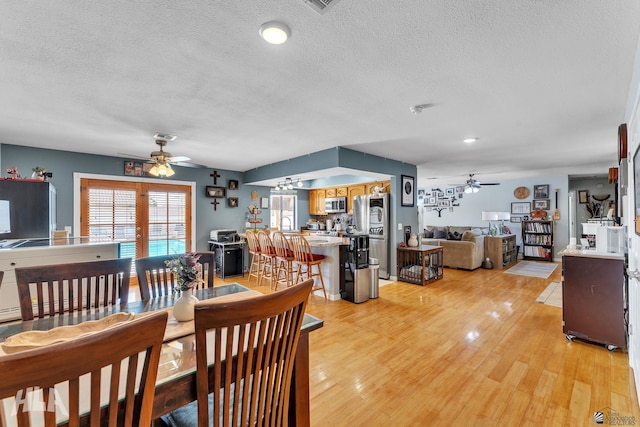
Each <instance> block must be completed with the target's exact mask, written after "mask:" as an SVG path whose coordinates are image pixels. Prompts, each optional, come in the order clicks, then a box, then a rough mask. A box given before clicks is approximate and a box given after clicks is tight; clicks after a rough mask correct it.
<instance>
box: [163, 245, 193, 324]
mask: <svg viewBox="0 0 640 427" xmlns="http://www.w3.org/2000/svg"><path fill="white" fill-rule="evenodd" d="M199 258H200V255H198V254H196V253H194V252H187V253H185V254H180V255H178V256H176V257H174V258H172V259H170V260H167V261H165V265H166V266H167V267H168V268H169V269H170V270H171V272H172V273H173V274H174V275H175V277H176V285H175V287H174V289H173V290H174V292H180V293H181V295H180V298H178V300H177V301H176V302H175V304H174V305H173V317H175V318H176V320H177V321H179V322H187V321H189V320H193V317H194V306H195V305H196V303H197V302H198V298H196V297H195V296H194V295H193V290H194V289H196V288H197V287H198V283H200V282H201V281H202V264H200V262H199V261H198V260H199Z"/></svg>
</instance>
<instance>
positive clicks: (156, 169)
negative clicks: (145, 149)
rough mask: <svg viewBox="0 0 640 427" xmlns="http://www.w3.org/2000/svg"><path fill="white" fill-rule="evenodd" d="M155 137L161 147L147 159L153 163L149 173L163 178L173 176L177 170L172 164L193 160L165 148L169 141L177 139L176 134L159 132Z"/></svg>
mask: <svg viewBox="0 0 640 427" xmlns="http://www.w3.org/2000/svg"><path fill="white" fill-rule="evenodd" d="M154 138H155V141H156V144H158V146H160V149H159V150H157V151H152V152H151V154H150V155H149V158H148V159H147V163H152V164H153V166H152V167H151V169H149V171H148V172H147V173H148V174H149V175H152V176H159V177H161V178H163V177H170V176H173V175H174V174H175V171H174V170H173V168H172V167H171V165H172V164H176V163H181V162H186V161H189V160H191V159H190V158H189V157H186V156H174V155H172V154H171V153H169V152H167V151H164V149H163V148H164V147H165V146H166V145H167V143H168V142H169V141H173V140H175V139H176V136H175V135H168V134H162V133H157V134H155V135H154ZM129 156H130V157H137V156H131V155H129ZM189 166H191V165H189Z"/></svg>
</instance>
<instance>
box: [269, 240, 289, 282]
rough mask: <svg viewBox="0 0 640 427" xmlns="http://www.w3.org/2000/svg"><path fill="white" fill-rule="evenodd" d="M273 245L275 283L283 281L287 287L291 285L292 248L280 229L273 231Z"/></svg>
mask: <svg viewBox="0 0 640 427" xmlns="http://www.w3.org/2000/svg"><path fill="white" fill-rule="evenodd" d="M271 240H272V241H273V246H274V247H275V248H276V284H275V288H276V289H277V287H278V283H281V282H282V283H284V285H285V286H287V287H289V286H291V285H293V278H294V275H293V260H294V256H293V249H292V248H291V245H290V244H289V241H288V240H287V237H286V236H285V235H284V233H283V232H281V231H275V232H274V233H273V237H272V238H271Z"/></svg>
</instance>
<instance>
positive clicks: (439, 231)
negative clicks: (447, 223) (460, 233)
mask: <svg viewBox="0 0 640 427" xmlns="http://www.w3.org/2000/svg"><path fill="white" fill-rule="evenodd" d="M433 238H434V239H446V238H447V229H446V228H438V227H433Z"/></svg>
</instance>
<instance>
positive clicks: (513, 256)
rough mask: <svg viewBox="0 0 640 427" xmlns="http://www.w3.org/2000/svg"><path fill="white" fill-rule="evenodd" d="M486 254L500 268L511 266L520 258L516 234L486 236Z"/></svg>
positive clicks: (496, 267)
mask: <svg viewBox="0 0 640 427" xmlns="http://www.w3.org/2000/svg"><path fill="white" fill-rule="evenodd" d="M484 256H485V258H489V259H490V260H491V262H493V267H494V268H495V269H498V270H502V269H504V268H507V267H510V266H511V265H513V264H515V263H516V261H517V260H518V246H517V245H516V235H515V234H505V235H502V236H485V237H484Z"/></svg>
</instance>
